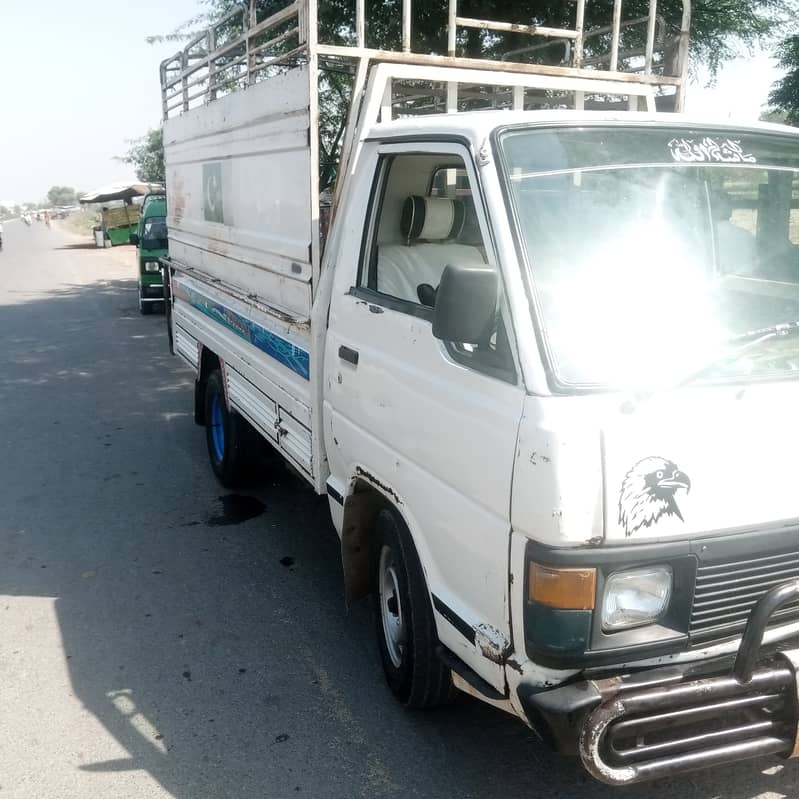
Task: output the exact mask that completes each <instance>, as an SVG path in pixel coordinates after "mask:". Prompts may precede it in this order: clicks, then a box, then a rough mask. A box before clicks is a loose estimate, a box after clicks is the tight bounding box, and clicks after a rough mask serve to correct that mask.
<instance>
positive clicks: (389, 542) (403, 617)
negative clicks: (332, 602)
mask: <svg viewBox="0 0 799 799" xmlns="http://www.w3.org/2000/svg"><path fill="white" fill-rule="evenodd" d="M376 532H377V534H378V536H379V542H380V544H379V549H378V553H379V554H378V564H377V569H376V585H375V598H376V613H375V619H376V628H377V642H378V647H379V649H380V659H381V660H382V662H383V671H384V672H385V675H386V681H387V682H388V685H389V688H391V691H392V693H393V694H394V696H396V697H397V699H399V700H400V701H401V702H402V703H403V704H405V705H407V706H408V707H412V708H431V707H436V706H438V705H445V704H449V703H451V702H452V701H453V699H454V698H455V697H456V696H457V693H458V692H457V689H456V688H455V686H454V685H453V684H452V674H451V672H450V670H449V669H448V668H447V667H446V666H445V665H444V664H443V663H442V662H441V660H440V659H439V658H438V657H437V655H436V648H437V647H438V645H439V644H438V636H437V634H436V625H435V619H434V618H433V608H432V606H431V604H430V593H429V592H428V590H427V584H426V583H425V579H424V572H423V570H422V564H421V562H420V561H419V556H418V554H417V552H416V548H415V547H414V545H413V541H412V539H411V536H410V533H409V532H408V529H407V527H406V526H405V523H404V522H403V521H402V519H401V518H400V516H399V515H398V514H397V513H396V512H395V511H393V510H390V509H385V510H382V511H380V513H379V515H378V517H377V530H376ZM389 570H390V571H391V572H392V573H393V574H392V575H391V576H388V575H386V572H387V571H389ZM384 575H386V576H384ZM395 600H396V602H397V604H396V605H394V608H395V609H396V611H397V613H396V614H394V613H392V610H391V607H392V604H394V601H395ZM397 616H398V617H399V622H398V624H397V623H396V622H397V618H396V617H397ZM392 621H393V622H395V626H394V627H393V628H391V623H392ZM389 628H390V629H389ZM398 629H399V633H398V632H397V630H398ZM392 630H393V634H392Z"/></svg>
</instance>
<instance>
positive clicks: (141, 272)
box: [130, 192, 169, 314]
mask: <svg viewBox="0 0 799 799" xmlns="http://www.w3.org/2000/svg"><path fill="white" fill-rule="evenodd" d="M130 243H131V244H135V245H136V247H137V251H136V254H137V258H136V264H137V267H138V282H139V311H140V312H141V313H142V314H151V313H152V312H153V309H154V308H155V307H156V305H160V306H161V307H163V303H164V279H163V275H162V273H161V266H160V263H159V259H160V258H163V257H164V256H165V255H166V254H167V252H168V251H169V250H168V242H167V231H166V195H165V194H164V193H163V192H152V193H151V194H147V195H145V197H144V201H143V202H142V206H141V215H140V217H139V226H138V229H137V231H136V233H131V234H130Z"/></svg>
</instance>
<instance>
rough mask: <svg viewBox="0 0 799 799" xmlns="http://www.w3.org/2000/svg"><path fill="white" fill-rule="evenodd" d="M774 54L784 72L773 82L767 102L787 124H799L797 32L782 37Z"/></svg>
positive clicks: (798, 45) (798, 42)
mask: <svg viewBox="0 0 799 799" xmlns="http://www.w3.org/2000/svg"><path fill="white" fill-rule="evenodd" d="M776 55H777V59H778V62H779V65H780V67H782V69H784V70H786V73H785V77H783V78H782V79H781V80H778V81H777V82H776V83H775V84H774V88H773V89H772V91H771V94H769V97H768V99H769V103H771V106H772V108H774V109H775V110H776V111H778V112H782V114H783V115H784V121H785V122H786V123H787V124H788V125H799V34H794V35H792V36H788V37H787V38H786V39H783V41H782V42H781V43H780V45H779V47H778V48H777V54H776Z"/></svg>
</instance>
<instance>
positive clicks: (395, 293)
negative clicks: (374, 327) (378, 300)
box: [377, 243, 485, 303]
mask: <svg viewBox="0 0 799 799" xmlns="http://www.w3.org/2000/svg"><path fill="white" fill-rule="evenodd" d="M449 264H452V265H457V266H483V265H484V264H485V261H484V260H483V256H482V255H481V253H480V250H478V249H477V247H470V246H469V245H468V244H452V243H445V244H433V243H426V244H411V245H406V244H383V245H382V246H380V247H379V248H378V251H377V290H378V291H379V292H381V293H382V294H388V295H389V296H391V297H397V298H399V299H401V300H407V301H408V302H415V303H418V302H419V296H418V294H417V293H416V289H417V287H418V286H419V285H421V284H422V283H427V284H429V285H430V286H432V287H433V288H437V287H438V284H439V283H440V282H441V275H442V273H443V272H444V269H445V267H446V266H448V265H449Z"/></svg>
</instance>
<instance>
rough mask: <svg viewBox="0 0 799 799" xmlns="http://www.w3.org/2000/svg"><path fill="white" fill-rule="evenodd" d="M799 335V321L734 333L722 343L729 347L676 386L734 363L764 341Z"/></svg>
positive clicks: (683, 378) (681, 379)
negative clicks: (721, 366)
mask: <svg viewBox="0 0 799 799" xmlns="http://www.w3.org/2000/svg"><path fill="white" fill-rule="evenodd" d="M796 333H799V320H796V321H791V322H780V323H779V324H776V325H769V326H767V327H760V328H758V329H757V330H747V331H746V332H745V333H736V334H735V335H734V336H730V337H729V338H728V339H726V340H725V341H724V344H725V345H726V346H728V347H729V349H727V350H726V351H725V352H723V353H721V354H720V355H716V356H715V357H714V358H712V359H710V360H709V361H708V362H707V363H705V364H703V365H702V366H700V367H699V368H698V369H694V370H693V371H692V372H691V373H690V374H688V375H686V376H685V377H682V378H680V380H679V381H678V383H677V385H678V386H684V385H686V384H687V383H692V382H693V381H694V380H698V379H699V378H701V377H704V376H705V375H706V374H707V373H708V372H710V371H712V370H713V369H715V368H716V367H717V366H720V365H722V364H725V363H728V362H730V361H734V360H735V359H736V358H740V357H741V355H743V354H744V353H746V352H748V351H749V350H751V349H755V347H759V346H760V345H761V344H762V343H763V342H764V341H770V340H771V339H773V338H778V337H780V336H792V335H795V334H796Z"/></svg>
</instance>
